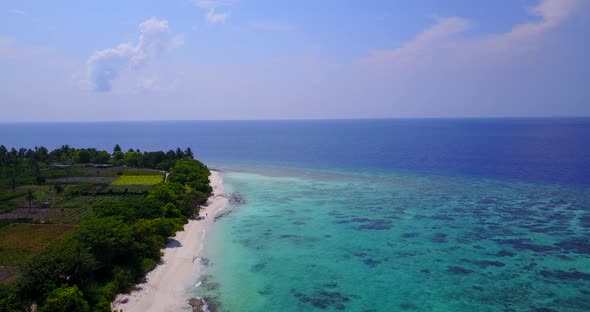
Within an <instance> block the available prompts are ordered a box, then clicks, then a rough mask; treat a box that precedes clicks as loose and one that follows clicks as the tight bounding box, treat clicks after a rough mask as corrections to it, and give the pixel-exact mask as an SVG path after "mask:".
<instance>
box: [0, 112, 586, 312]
mask: <svg viewBox="0 0 590 312" xmlns="http://www.w3.org/2000/svg"><path fill="white" fill-rule="evenodd" d="M0 144H4V145H6V146H9V147H12V146H15V147H20V146H24V147H34V146H39V145H44V146H46V147H48V148H55V147H59V146H60V145H62V144H69V145H70V146H75V147H97V148H103V149H109V150H110V149H112V147H113V146H114V145H115V144H120V145H121V146H122V147H123V149H128V148H139V149H141V150H160V149H175V148H176V147H181V148H185V147H187V146H190V147H191V148H192V149H193V151H194V152H195V155H196V157H197V158H199V159H201V160H203V161H205V162H206V163H207V164H208V165H209V166H210V167H213V168H216V169H220V170H221V171H222V176H223V179H224V185H225V188H226V192H227V194H228V195H233V197H234V198H239V199H242V200H236V201H233V202H232V203H231V204H230V206H229V207H228V209H229V210H230V211H231V212H230V213H229V214H227V215H226V216H224V217H223V218H220V219H219V220H218V221H217V223H216V226H215V227H214V228H213V229H212V231H211V233H209V234H208V237H207V242H206V245H205V251H204V256H205V257H206V258H207V259H208V260H209V263H208V265H207V266H206V267H205V268H204V272H203V275H202V276H201V277H200V278H199V280H196V281H195V286H194V287H192V288H190V289H187V298H188V297H193V296H204V297H207V298H209V299H210V301H211V302H215V303H216V304H217V305H218V308H219V310H221V311H338V310H342V311H366V312H368V311H590V119H588V118H569V119H559V118H547V119H517V118H514V119H399V120H396V119H392V120H338V121H336V120H322V121H194V122H189V121H182V122H173V121H169V122H119V123H22V124H0Z"/></svg>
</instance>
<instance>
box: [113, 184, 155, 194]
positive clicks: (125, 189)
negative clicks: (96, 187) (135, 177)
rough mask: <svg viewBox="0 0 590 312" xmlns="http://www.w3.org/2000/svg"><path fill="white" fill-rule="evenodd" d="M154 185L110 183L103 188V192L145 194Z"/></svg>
mask: <svg viewBox="0 0 590 312" xmlns="http://www.w3.org/2000/svg"><path fill="white" fill-rule="evenodd" d="M152 188H154V186H153V185H137V184H125V185H113V184H111V185H109V186H107V187H106V188H104V189H103V190H102V192H103V193H105V192H113V193H130V194H144V193H147V192H149V191H150V190H151V189H152Z"/></svg>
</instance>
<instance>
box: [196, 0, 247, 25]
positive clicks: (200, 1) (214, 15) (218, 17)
mask: <svg viewBox="0 0 590 312" xmlns="http://www.w3.org/2000/svg"><path fill="white" fill-rule="evenodd" d="M237 2H238V0H193V3H194V4H195V5H196V6H197V7H199V8H201V9H203V10H206V12H205V21H206V22H207V23H209V24H218V23H222V24H223V23H225V22H226V21H227V19H228V18H229V17H230V16H231V12H230V11H225V12H221V13H219V12H216V11H215V10H216V9H218V8H221V7H229V6H232V5H234V4H236V3H237Z"/></svg>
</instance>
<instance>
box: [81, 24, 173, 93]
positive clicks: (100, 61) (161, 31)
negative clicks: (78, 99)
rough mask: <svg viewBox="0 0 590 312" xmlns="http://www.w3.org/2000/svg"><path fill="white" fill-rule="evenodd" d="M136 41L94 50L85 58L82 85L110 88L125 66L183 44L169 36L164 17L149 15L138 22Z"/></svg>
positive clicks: (140, 63) (135, 65)
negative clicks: (84, 75) (84, 76)
mask: <svg viewBox="0 0 590 312" xmlns="http://www.w3.org/2000/svg"><path fill="white" fill-rule="evenodd" d="M139 30H140V32H141V35H140V36H139V39H138V41H137V43H131V42H128V43H122V44H119V45H118V46H116V47H114V48H109V49H105V50H101V51H96V52H94V53H93V54H92V55H91V56H90V58H89V59H88V61H87V62H86V79H85V80H83V81H82V82H81V83H82V85H83V86H84V87H86V88H89V89H92V90H94V91H98V92H108V91H110V90H111V85H112V81H113V80H114V79H115V78H117V76H118V75H119V73H120V72H121V71H122V70H125V69H128V68H129V69H134V68H139V67H140V66H143V65H145V64H147V63H150V62H152V61H153V60H155V59H156V58H157V57H158V56H159V55H160V54H162V53H163V52H165V51H167V50H169V49H172V48H174V47H176V46H179V45H182V44H183V39H182V37H181V36H172V35H171V34H170V30H169V27H168V22H167V21H166V20H159V19H157V18H155V17H152V18H150V19H148V20H146V21H145V22H143V23H141V24H139Z"/></svg>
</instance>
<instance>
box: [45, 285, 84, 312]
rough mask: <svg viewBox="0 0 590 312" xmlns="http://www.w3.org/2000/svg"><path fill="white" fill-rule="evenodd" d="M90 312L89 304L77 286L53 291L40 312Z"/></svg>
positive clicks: (63, 287)
mask: <svg viewBox="0 0 590 312" xmlns="http://www.w3.org/2000/svg"><path fill="white" fill-rule="evenodd" d="M87 311H90V307H89V306H88V302H86V300H84V298H83V297H82V292H81V291H80V290H79V289H78V287H77V286H76V285H74V286H71V287H68V286H62V287H60V288H57V289H55V290H54V291H52V292H51V293H50V294H49V296H47V299H46V300H45V304H44V305H43V306H42V307H41V308H40V309H39V312H87Z"/></svg>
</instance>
